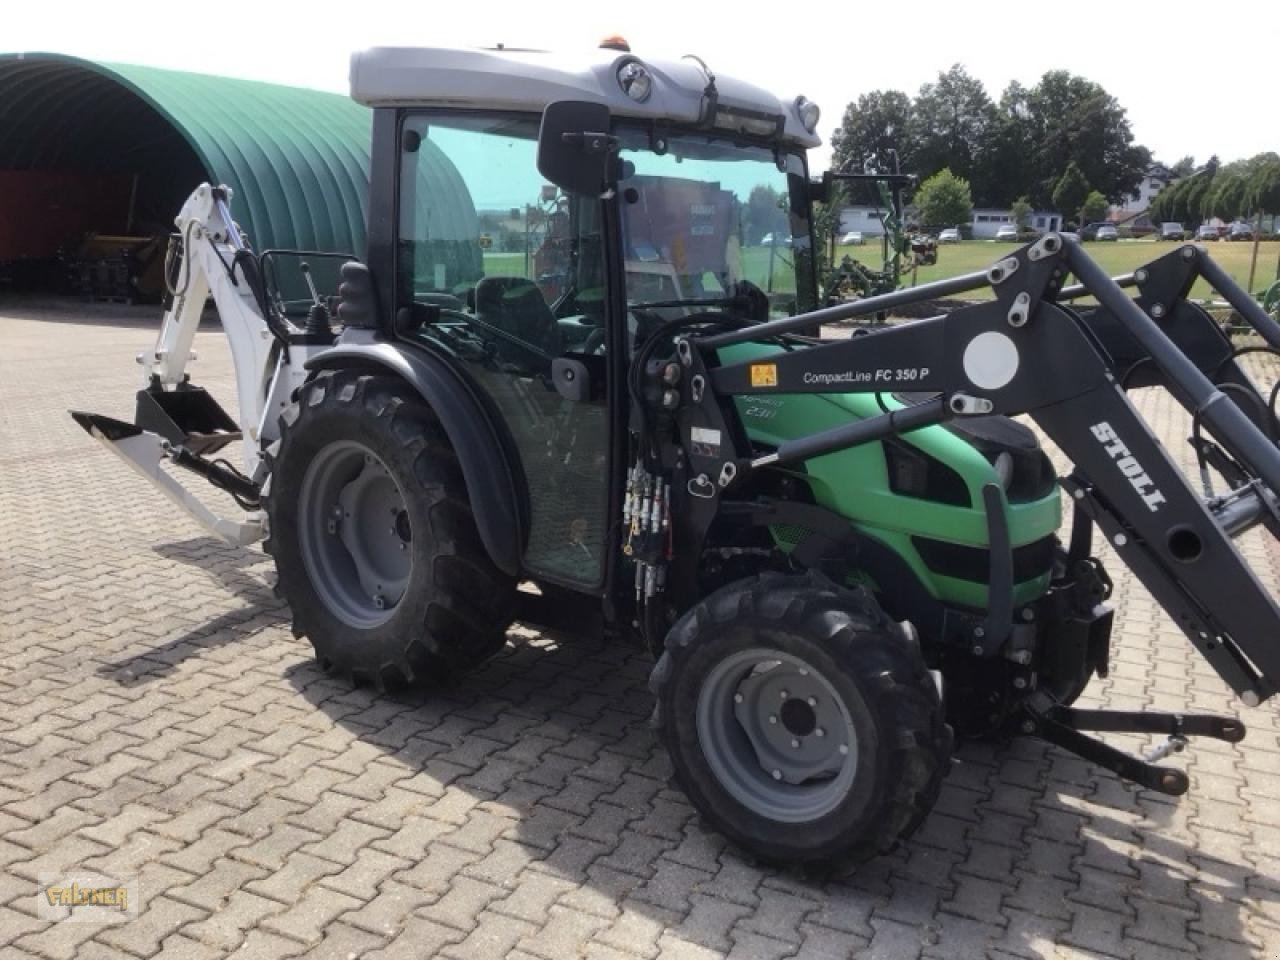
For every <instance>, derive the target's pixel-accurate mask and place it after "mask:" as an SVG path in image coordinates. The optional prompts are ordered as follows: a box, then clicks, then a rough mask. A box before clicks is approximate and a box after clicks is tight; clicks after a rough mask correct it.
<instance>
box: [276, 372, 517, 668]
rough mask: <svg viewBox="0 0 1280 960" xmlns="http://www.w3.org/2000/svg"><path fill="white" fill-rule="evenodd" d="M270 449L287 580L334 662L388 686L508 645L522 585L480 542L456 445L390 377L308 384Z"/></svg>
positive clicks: (282, 571) (279, 561)
mask: <svg viewBox="0 0 1280 960" xmlns="http://www.w3.org/2000/svg"><path fill="white" fill-rule="evenodd" d="M280 428H281V435H280V442H279V445H278V447H275V448H273V450H272V451H271V452H269V453H268V466H269V467H270V471H271V472H270V484H269V489H268V492H267V494H266V495H265V496H264V498H263V502H264V506H265V508H266V511H267V514H268V519H269V525H270V537H269V539H268V540H267V541H266V544H265V546H266V550H267V552H268V553H269V554H271V555H272V557H273V558H274V559H275V563H276V571H277V574H278V584H279V586H278V589H279V592H280V593H281V594H282V595H283V597H284V599H286V600H287V601H288V602H289V606H290V608H291V609H292V611H293V625H294V633H295V634H297V635H298V636H305V637H307V638H308V639H309V640H310V641H311V644H312V646H313V647H314V648H315V653H316V658H317V660H319V662H320V664H321V666H323V667H324V668H325V669H326V670H328V671H332V672H335V673H338V674H340V675H342V676H345V677H348V678H349V679H350V680H351V681H352V682H359V681H367V682H370V683H373V684H374V685H376V686H377V687H378V688H379V689H390V688H396V687H401V686H405V685H409V684H415V685H423V684H431V683H436V682H441V681H444V680H447V679H449V678H450V677H451V676H453V675H454V674H456V673H458V672H459V671H463V670H467V669H469V668H472V667H474V666H476V665H478V664H479V663H481V662H483V661H484V660H486V659H487V658H488V657H490V656H492V655H493V654H494V653H496V652H497V651H498V650H500V649H501V648H502V646H503V644H504V643H505V641H506V628H507V626H508V625H509V624H510V622H511V618H512V615H513V612H514V606H515V582H514V580H513V578H511V577H509V576H506V575H505V574H503V573H501V572H500V571H499V570H498V569H497V568H496V567H495V566H494V565H493V563H492V562H491V561H490V560H489V557H488V554H487V553H486V551H485V549H484V547H483V545H482V544H481V543H480V538H479V534H478V532H477V529H476V525H475V520H474V517H473V516H472V513H471V506H470V502H469V500H468V497H467V490H466V485H465V483H464V481H463V477H462V471H461V468H460V467H459V465H458V461H457V458H456V456H455V455H454V453H453V450H452V448H451V447H450V445H449V442H448V439H447V437H446V436H445V434H444V431H443V429H442V428H441V426H440V424H439V422H438V421H437V420H436V418H435V416H434V414H433V413H432V411H431V410H430V408H429V407H427V405H426V404H425V403H424V402H423V401H422V399H421V398H420V397H419V396H418V395H417V394H416V393H415V392H414V391H413V390H412V389H411V388H410V387H408V385H406V384H405V383H403V382H402V381H400V380H398V379H397V378H395V377H390V376H377V375H369V374H362V373H359V372H357V371H352V370H328V371H324V372H322V373H320V374H319V375H318V376H316V377H315V378H314V379H313V380H310V381H308V382H307V383H305V384H303V386H302V387H301V388H300V389H299V391H298V394H297V397H296V399H295V402H294V403H293V404H292V405H291V406H290V407H289V408H288V409H287V410H286V412H285V414H284V416H283V417H282V418H281V422H280Z"/></svg>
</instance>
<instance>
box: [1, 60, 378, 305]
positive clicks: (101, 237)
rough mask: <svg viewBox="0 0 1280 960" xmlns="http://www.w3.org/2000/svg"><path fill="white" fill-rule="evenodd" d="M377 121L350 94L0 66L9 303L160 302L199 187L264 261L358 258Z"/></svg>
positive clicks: (93, 65) (156, 72) (176, 76)
mask: <svg viewBox="0 0 1280 960" xmlns="http://www.w3.org/2000/svg"><path fill="white" fill-rule="evenodd" d="M369 122H370V115H369V111H368V110H367V109H365V108H364V107H362V106H360V105H359V104H356V103H354V102H353V101H351V100H350V99H349V98H347V97H345V96H342V95H340V94H331V93H324V92H320V91H315V90H305V89H301V88H295V87H286V86H279V85H275V84H267V83H259V82H256V81H250V80H239V79H233V78H226V77H213V76H206V75H201V74H191V73H183V72H178V71H169V70H160V69H156V68H149V67H137V66H127V65H117V64H103V63H97V62H92V61H86V60H80V59H76V58H71V57H65V56H61V55H57V54H43V53H31V54H6V55H0V296H3V295H4V294H5V293H8V292H12V293H46V294H62V295H68V294H69V295H78V296H84V297H93V298H97V299H129V300H148V299H158V298H159V297H160V295H161V293H162V291H163V262H164V255H165V250H166V247H167V244H168V237H169V234H170V232H171V230H172V224H173V218H174V215H175V214H176V213H177V212H178V209H179V208H180V207H181V205H182V202H183V201H184V200H185V199H186V197H187V196H188V194H190V192H191V191H192V190H193V189H194V188H195V187H196V186H197V185H198V184H200V183H201V182H209V183H214V184H219V183H223V184H227V185H228V186H230V187H232V188H233V190H234V191H235V193H236V199H235V200H234V201H233V212H234V215H235V218H236V220H237V222H238V223H240V225H241V227H242V228H243V229H244V230H245V232H246V233H248V235H249V237H250V239H251V241H252V243H253V245H254V247H255V248H256V249H258V250H264V249H268V248H287V249H308V250H324V251H331V252H337V253H346V252H350V253H355V254H362V253H363V252H364V229H365V225H364V218H365V206H364V205H365V195H366V184H367V178H368V155H369Z"/></svg>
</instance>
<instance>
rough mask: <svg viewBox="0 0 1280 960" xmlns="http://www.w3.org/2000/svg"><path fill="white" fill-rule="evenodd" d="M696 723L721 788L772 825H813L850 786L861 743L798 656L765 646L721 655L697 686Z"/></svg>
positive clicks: (827, 687) (827, 688)
mask: <svg viewBox="0 0 1280 960" xmlns="http://www.w3.org/2000/svg"><path fill="white" fill-rule="evenodd" d="M696 718H697V733H698V744H699V746H700V747H701V749H702V753H703V756H704V757H705V758H706V760H707V763H708V765H709V766H710V767H711V771H712V773H713V774H714V775H715V777H716V779H717V780H718V781H719V782H720V784H721V786H723V787H724V788H725V790H727V791H728V792H729V794H730V795H731V796H732V797H733V798H734V799H735V800H737V801H738V802H739V803H741V804H742V805H743V806H745V807H747V808H748V809H750V810H751V811H753V812H754V813H757V814H760V815H761V816H764V817H767V818H769V819H770V820H774V821H779V822H786V823H805V822H809V821H812V820H816V819H818V818H820V817H822V816H825V815H826V814H828V813H830V812H831V811H832V810H834V809H835V808H836V807H838V806H839V805H840V803H841V802H842V801H843V800H844V799H845V797H846V796H847V795H848V793H849V791H850V789H851V788H852V786H853V780H854V774H855V772H856V770H857V764H858V743H857V734H856V731H855V730H854V726H853V720H852V719H851V717H850V714H849V710H848V707H847V706H846V705H845V704H844V702H843V701H842V700H841V698H840V696H839V695H838V694H837V693H836V690H835V688H834V687H833V686H832V685H831V683H830V682H829V681H828V680H827V679H826V678H825V677H823V676H822V675H821V674H820V673H818V672H817V671H816V670H815V669H814V668H813V667H812V665H810V664H809V663H807V662H806V661H805V660H803V659H801V658H800V657H797V656H794V655H792V654H789V653H784V652H782V651H779V650H770V649H764V648H756V649H750V650H743V651H740V652H738V653H735V654H733V655H731V656H729V657H726V658H725V659H723V660H721V661H720V662H719V663H717V664H716V665H715V666H714V667H713V668H712V669H711V671H710V672H709V673H708V675H707V677H706V679H705V680H704V681H703V683H702V687H701V689H700V690H699V692H698V703H697V708H696Z"/></svg>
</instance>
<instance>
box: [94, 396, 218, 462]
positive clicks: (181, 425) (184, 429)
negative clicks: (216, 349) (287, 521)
mask: <svg viewBox="0 0 1280 960" xmlns="http://www.w3.org/2000/svg"><path fill="white" fill-rule="evenodd" d="M77 421H78V418H77ZM134 422H135V423H136V424H137V425H138V427H139V428H141V429H143V430H149V431H151V432H152V433H154V434H157V435H159V436H161V437H164V439H166V440H168V441H169V442H170V443H171V444H173V445H175V446H183V447H186V448H187V449H188V450H190V451H191V452H192V453H194V454H197V455H203V454H206V453H213V452H214V451H216V450H221V449H222V448H223V447H225V446H226V445H227V444H229V443H232V442H233V441H236V440H239V439H240V428H239V427H238V426H237V425H236V422H235V421H234V420H232V419H231V417H230V416H229V415H228V414H227V412H226V411H225V410H223V409H222V407H221V406H220V405H219V404H218V401H217V400H215V399H213V396H212V395H211V394H210V393H209V392H208V391H207V390H205V389H204V388H203V387H193V386H191V385H189V384H183V385H182V386H180V387H179V388H178V389H176V390H161V389H159V388H158V387H154V386H152V387H147V388H146V389H145V390H139V391H138V405H137V413H136V414H135V416H134ZM81 426H83V424H81ZM86 429H88V428H86Z"/></svg>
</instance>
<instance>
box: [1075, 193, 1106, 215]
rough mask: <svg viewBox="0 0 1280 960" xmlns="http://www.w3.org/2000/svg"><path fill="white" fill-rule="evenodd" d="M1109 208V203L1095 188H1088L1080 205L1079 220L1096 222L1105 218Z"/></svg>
mask: <svg viewBox="0 0 1280 960" xmlns="http://www.w3.org/2000/svg"><path fill="white" fill-rule="evenodd" d="M1110 209H1111V204H1109V203H1108V202H1107V198H1106V197H1104V196H1103V195H1102V194H1100V193H1099V192H1098V191H1097V190H1090V191H1089V195H1088V196H1087V197H1085V198H1084V203H1083V204H1082V205H1081V207H1080V222H1081V223H1096V222H1097V221H1099V220H1105V219H1106V218H1107V212H1108V211H1109V210H1110Z"/></svg>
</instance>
